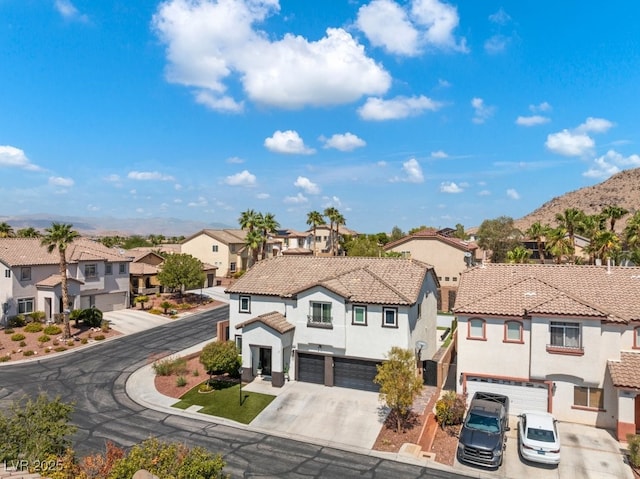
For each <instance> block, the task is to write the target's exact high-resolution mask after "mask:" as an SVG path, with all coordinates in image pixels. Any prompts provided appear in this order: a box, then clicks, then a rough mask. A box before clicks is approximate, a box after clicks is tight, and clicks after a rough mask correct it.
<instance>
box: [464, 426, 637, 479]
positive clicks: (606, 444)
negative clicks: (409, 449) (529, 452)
mask: <svg viewBox="0 0 640 479" xmlns="http://www.w3.org/2000/svg"><path fill="white" fill-rule="evenodd" d="M510 426H511V430H510V431H509V432H508V434H507V449H506V451H505V457H504V462H503V464H502V466H501V467H500V468H499V469H498V470H497V471H486V473H485V470H484V469H482V468H477V467H473V466H468V465H466V464H461V463H459V462H458V461H457V460H456V462H455V464H454V468H455V469H456V470H457V471H460V472H463V473H466V474H469V475H474V476H476V477H505V478H510V479H511V478H513V479H516V478H517V479H520V478H523V477H531V478H535V479H614V478H615V479H633V473H632V472H631V468H630V467H629V466H628V465H627V464H626V463H625V458H624V456H623V454H622V453H621V451H620V444H619V443H618V441H616V440H615V439H614V438H613V436H612V435H611V433H610V432H609V431H606V430H604V429H598V428H595V427H591V426H584V425H581V424H571V423H565V422H559V423H558V433H559V434H560V465H559V466H557V467H555V466H546V465H543V464H536V463H533V462H527V461H525V460H524V459H522V458H521V457H520V454H519V453H518V420H517V418H515V417H511V420H510Z"/></svg>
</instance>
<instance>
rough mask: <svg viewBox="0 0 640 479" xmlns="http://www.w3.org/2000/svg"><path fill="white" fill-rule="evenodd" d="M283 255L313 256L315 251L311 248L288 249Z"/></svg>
mask: <svg viewBox="0 0 640 479" xmlns="http://www.w3.org/2000/svg"><path fill="white" fill-rule="evenodd" d="M282 254H291V255H295V254H297V255H305V254H306V255H310V254H313V251H312V250H310V249H309V248H288V249H286V250H284V251H283V252H282Z"/></svg>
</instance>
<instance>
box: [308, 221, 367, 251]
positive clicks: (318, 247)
mask: <svg viewBox="0 0 640 479" xmlns="http://www.w3.org/2000/svg"><path fill="white" fill-rule="evenodd" d="M330 228H331V225H328V224H326V225H318V226H316V236H315V241H314V240H313V228H312V229H310V230H308V231H307V234H309V235H311V238H310V241H311V244H310V246H309V247H310V248H311V249H313V250H314V251H315V254H316V256H330V255H331V241H332V238H333V241H334V248H335V249H336V251H337V254H338V255H342V251H341V250H340V240H341V239H342V238H344V237H345V236H351V237H352V238H356V237H357V236H358V232H356V231H354V230H351V229H349V228H347V227H346V226H344V225H340V226H339V228H338V236H337V237H336V230H335V226H334V229H333V230H331V229H330ZM314 248H315V249H314Z"/></svg>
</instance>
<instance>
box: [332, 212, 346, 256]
mask: <svg viewBox="0 0 640 479" xmlns="http://www.w3.org/2000/svg"><path fill="white" fill-rule="evenodd" d="M333 221H334V222H335V224H336V244H335V251H333V255H334V256H335V255H336V254H338V250H339V248H340V225H346V224H347V220H345V219H344V216H342V215H341V214H340V213H338V214H337V215H336V216H335V217H334V219H333Z"/></svg>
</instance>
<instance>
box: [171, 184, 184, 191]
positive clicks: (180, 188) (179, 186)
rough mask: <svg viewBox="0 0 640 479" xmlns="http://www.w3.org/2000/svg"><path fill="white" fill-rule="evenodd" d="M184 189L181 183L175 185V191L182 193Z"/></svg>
mask: <svg viewBox="0 0 640 479" xmlns="http://www.w3.org/2000/svg"><path fill="white" fill-rule="evenodd" d="M182 188H183V186H182V185H181V184H180V183H176V184H175V185H173V189H174V190H176V191H181V190H182Z"/></svg>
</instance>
